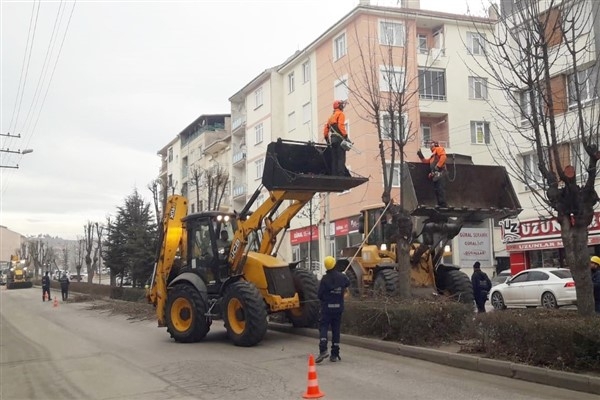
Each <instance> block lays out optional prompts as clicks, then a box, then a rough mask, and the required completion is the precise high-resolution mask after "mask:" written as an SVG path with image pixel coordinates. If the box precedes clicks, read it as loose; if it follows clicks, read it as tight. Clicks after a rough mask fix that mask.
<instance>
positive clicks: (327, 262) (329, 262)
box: [323, 256, 335, 271]
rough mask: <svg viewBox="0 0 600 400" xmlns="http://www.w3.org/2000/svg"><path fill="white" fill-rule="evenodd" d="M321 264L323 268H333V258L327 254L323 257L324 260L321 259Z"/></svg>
mask: <svg viewBox="0 0 600 400" xmlns="http://www.w3.org/2000/svg"><path fill="white" fill-rule="evenodd" d="M323 264H325V269H326V270H327V271H329V270H330V269H333V267H335V258H333V257H331V256H327V257H325V260H323Z"/></svg>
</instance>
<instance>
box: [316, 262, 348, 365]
mask: <svg viewBox="0 0 600 400" xmlns="http://www.w3.org/2000/svg"><path fill="white" fill-rule="evenodd" d="M323 264H324V265H325V269H326V270H327V272H326V273H325V276H324V277H323V278H322V279H321V283H320V284H319V292H318V294H319V300H320V301H321V321H320V322H319V356H318V357H317V358H316V360H315V362H316V363H317V364H318V363H320V362H322V361H323V360H324V359H326V358H327V357H328V356H329V353H327V332H328V331H329V327H330V326H331V357H329V361H331V362H337V361H342V359H341V358H340V329H341V325H342V313H343V312H344V292H345V291H346V288H347V287H348V286H350V281H349V280H348V277H347V276H346V275H345V274H343V273H342V272H340V271H337V270H336V269H335V268H334V267H335V264H336V261H335V258H333V257H331V256H327V257H325V260H323Z"/></svg>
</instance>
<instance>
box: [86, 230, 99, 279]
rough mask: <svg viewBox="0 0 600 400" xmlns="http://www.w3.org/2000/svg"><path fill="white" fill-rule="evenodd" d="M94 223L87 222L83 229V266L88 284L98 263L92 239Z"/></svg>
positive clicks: (96, 250)
mask: <svg viewBox="0 0 600 400" xmlns="http://www.w3.org/2000/svg"><path fill="white" fill-rule="evenodd" d="M95 225H96V223H94V222H91V221H88V222H87V224H86V225H84V227H83V243H84V249H85V265H86V270H87V279H88V283H92V282H93V280H94V269H95V268H96V265H97V263H98V246H96V245H95V244H96V241H95V239H94V226H95Z"/></svg>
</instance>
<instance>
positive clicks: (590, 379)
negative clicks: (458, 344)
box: [269, 322, 600, 395]
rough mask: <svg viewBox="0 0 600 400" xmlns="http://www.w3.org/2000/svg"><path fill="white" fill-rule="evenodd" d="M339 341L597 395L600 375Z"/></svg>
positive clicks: (305, 332)
mask: <svg viewBox="0 0 600 400" xmlns="http://www.w3.org/2000/svg"><path fill="white" fill-rule="evenodd" d="M269 329H271V330H274V331H278V332H283V333H288V334H295V335H301V336H307V337H312V338H315V339H318V338H319V332H318V331H316V330H314V329H308V328H294V327H292V326H291V325H287V324H282V323H276V322H269ZM341 336H342V342H343V343H345V344H348V345H350V346H356V347H361V348H364V349H369V350H375V351H380V352H382V353H388V354H393V355H397V356H403V357H410V358H416V359H419V360H424V361H429V362H434V363H436V364H443V365H448V366H450V367H455V368H462V369H467V370H471V371H477V372H483V373H485V374H492V375H499V376H504V377H506V378H512V379H519V380H522V381H527V382H533V383H539V384H542V385H547V386H554V387H558V388H561V389H569V390H575V391H578V392H585V393H591V394H598V395H600V377H595V376H590V375H582V374H576V373H573V372H563V371H556V370H551V369H546V368H540V367H532V366H529V365H524V364H517V363H513V362H510V361H502V360H494V359H491V358H482V357H476V356H472V355H468V354H461V353H450V352H447V351H442V350H436V349H428V348H424V347H417V346H408V345H405V344H399V343H393V342H385V341H383V340H379V339H367V338H363V337H360V336H353V335H348V334H342V335H341Z"/></svg>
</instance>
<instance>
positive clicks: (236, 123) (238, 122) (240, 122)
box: [231, 117, 246, 132]
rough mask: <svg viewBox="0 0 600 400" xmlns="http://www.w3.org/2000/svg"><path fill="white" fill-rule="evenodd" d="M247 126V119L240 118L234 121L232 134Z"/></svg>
mask: <svg viewBox="0 0 600 400" xmlns="http://www.w3.org/2000/svg"><path fill="white" fill-rule="evenodd" d="M245 124H246V118H243V117H240V118H236V119H234V120H233V122H232V123H231V132H234V131H235V130H237V129H238V128H239V127H241V126H243V125H245Z"/></svg>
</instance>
